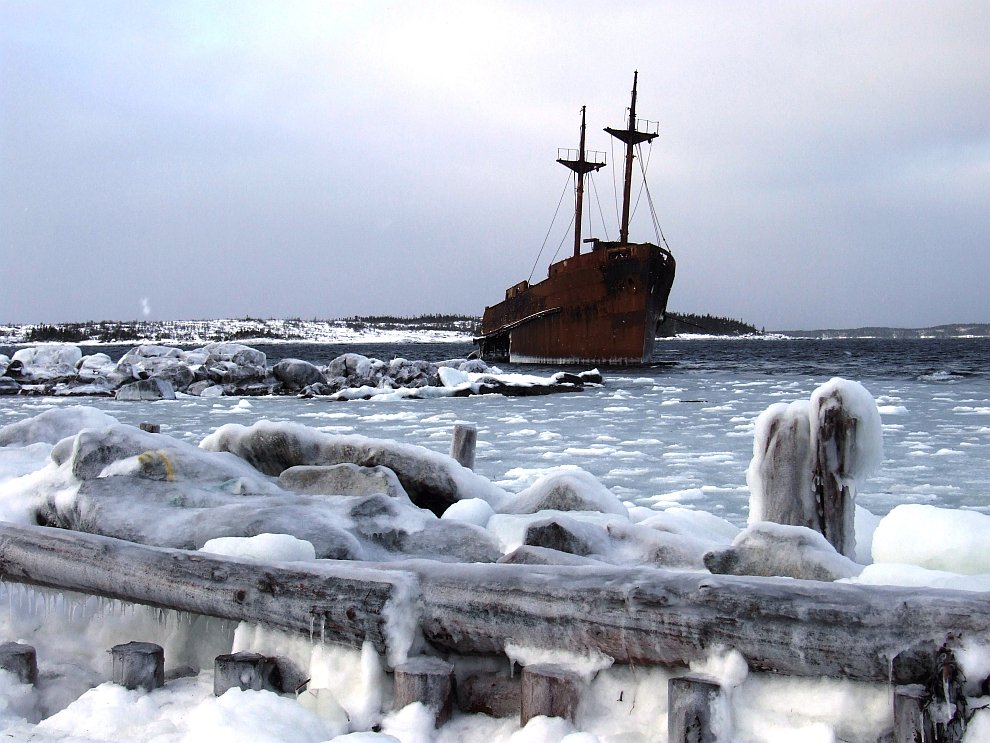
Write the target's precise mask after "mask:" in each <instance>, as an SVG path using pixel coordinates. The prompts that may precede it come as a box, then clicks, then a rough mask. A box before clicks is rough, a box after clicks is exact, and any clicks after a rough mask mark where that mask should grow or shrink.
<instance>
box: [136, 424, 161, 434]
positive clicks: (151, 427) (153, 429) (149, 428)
mask: <svg viewBox="0 0 990 743" xmlns="http://www.w3.org/2000/svg"><path fill="white" fill-rule="evenodd" d="M138 428H140V429H141V430H142V431H146V432H147V433H161V432H162V426H161V424H160V423H139V424H138Z"/></svg>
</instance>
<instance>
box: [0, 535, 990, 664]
mask: <svg viewBox="0 0 990 743" xmlns="http://www.w3.org/2000/svg"><path fill="white" fill-rule="evenodd" d="M0 577H2V578H3V579H4V580H12V581H19V582H24V583H33V584H37V585H43V586H51V587H57V588H60V589H65V590H72V591H82V592H86V593H94V594H98V595H103V596H109V597H112V598H118V599H123V600H127V601H135V602H138V603H144V604H150V605H153V606H165V607H172V608H175V609H178V610H182V611H190V612H195V613H199V614H206V615H210V616H217V617H225V618H230V619H237V620H244V621H250V622H260V623H265V624H269V625H272V626H274V627H278V628H282V629H287V630H291V631H296V632H301V633H303V634H308V635H310V636H315V637H323V638H325V639H327V640H329V641H332V642H336V643H341V644H345V645H351V646H358V645H360V644H361V643H362V642H364V640H365V639H367V640H370V641H371V642H372V643H374V645H375V647H376V648H377V649H378V650H379V652H380V653H385V652H387V651H391V652H392V655H390V662H392V661H391V659H392V656H394V655H396V654H401V653H402V652H404V651H405V650H406V649H407V648H408V646H409V644H410V643H411V640H412V633H413V632H414V631H415V630H416V625H417V624H418V627H419V630H420V631H421V632H422V634H423V636H424V638H425V639H426V640H427V641H428V642H430V643H431V644H432V645H434V646H435V647H438V648H441V649H445V650H449V651H452V652H454V653H458V654H465V655H467V654H490V655H501V654H503V653H504V652H505V644H506V642H507V641H509V640H511V641H512V643H514V644H515V645H519V646H528V647H538V648H546V649H568V650H573V649H574V648H595V649H597V650H599V651H600V652H602V653H604V654H605V655H608V656H610V657H611V658H613V659H614V660H615V661H616V662H617V663H636V664H640V665H673V666H676V665H684V664H687V663H689V662H690V661H695V660H703V659H704V658H706V657H707V655H708V653H709V652H710V650H711V648H712V647H714V646H716V645H722V646H724V647H730V648H735V649H736V650H738V651H739V652H740V653H741V654H742V655H743V656H744V657H745V658H746V659H747V661H748V662H749V665H750V667H751V668H752V669H754V670H764V671H775V672H779V673H785V674H792V675H801V676H826V677H833V678H850V679H858V680H865V681H881V682H886V681H887V680H888V678H889V675H890V664H891V660H892V659H893V658H894V656H895V655H897V653H898V652H900V651H901V650H902V649H903V648H905V647H907V646H910V645H913V644H916V643H919V642H921V641H923V640H926V639H930V638H932V637H936V638H938V637H945V636H947V635H948V634H949V633H950V632H951V633H954V634H955V635H956V636H957V637H959V636H961V637H967V636H969V637H977V638H985V637H987V636H988V635H990V597H988V596H987V594H981V593H973V592H964V591H948V590H936V589H932V590H926V591H919V590H918V589H917V588H899V587H885V586H861V585H855V584H831V583H820V582H815V581H802V580H792V579H781V578H741V577H735V576H713V575H707V574H700V573H694V572H677V571H668V570H660V569H653V568H638V569H628V568H615V567H610V566H609V567H570V566H539V565H482V564H441V563H437V562H436V561H433V560H408V561H404V562H402V563H385V564H383V565H382V566H380V568H379V569H376V568H375V567H372V566H371V565H370V564H367V563H344V562H338V561H334V562H327V563H313V564H305V563H291V564H288V563H283V564H277V565H264V566H263V565H258V564H256V563H247V562H244V561H239V560H234V559H231V558H221V557H218V556H213V555H207V554H205V553H197V552H183V551H181V550H171V549H161V548H153V547H144V546H141V545H136V544H132V543H129V542H123V541H120V540H115V539H110V538H107V537H98V536H94V535H90V534H81V533H77V532H67V531H64V530H58V529H50V528H45V527H25V526H14V525H11V524H2V525H0ZM417 613H418V617H417ZM389 617H395V623H394V624H392V621H393V620H391V619H390V618H389ZM417 619H418V622H417V621H416V620H417ZM403 633H404V634H403ZM402 660H404V658H401V657H399V658H398V659H397V660H395V661H394V662H402Z"/></svg>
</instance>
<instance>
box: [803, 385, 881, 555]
mask: <svg viewBox="0 0 990 743" xmlns="http://www.w3.org/2000/svg"><path fill="white" fill-rule="evenodd" d="M811 422H812V424H811V447H812V456H813V457H814V466H813V469H812V487H813V489H814V495H815V501H816V502H817V504H818V515H819V519H820V529H819V531H821V533H822V534H823V535H824V536H825V538H826V539H827V540H828V541H829V542H830V543H831V544H832V546H833V547H835V549H836V551H837V552H839V553H840V554H843V555H845V556H846V557H852V558H855V556H856V530H855V516H856V488H857V481H860V480H863V479H865V478H866V477H867V476H868V475H870V474H871V473H872V472H873V471H874V470H876V468H877V467H878V466H879V464H880V460H881V459H882V458H883V434H882V431H881V428H880V414H879V412H878V411H877V406H876V403H875V402H874V400H873V397H872V395H870V393H869V392H867V391H866V389H865V388H864V387H863V386H862V385H861V384H859V383H857V382H850V381H848V380H845V379H839V378H834V379H832V380H830V381H829V382H827V383H826V384H823V385H822V386H821V387H819V388H818V389H817V390H815V391H814V393H812V395H811Z"/></svg>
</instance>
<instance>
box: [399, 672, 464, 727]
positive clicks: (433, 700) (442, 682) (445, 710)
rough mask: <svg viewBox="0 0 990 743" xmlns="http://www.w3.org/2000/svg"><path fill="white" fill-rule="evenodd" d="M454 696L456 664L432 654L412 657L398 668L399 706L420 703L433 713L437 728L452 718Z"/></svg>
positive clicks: (400, 707)
mask: <svg viewBox="0 0 990 743" xmlns="http://www.w3.org/2000/svg"><path fill="white" fill-rule="evenodd" d="M453 699H454V667H453V666H452V665H451V664H450V663H447V662H446V661H443V660H440V659H439V658H431V657H429V656H420V657H417V658H411V659H409V660H408V661H406V662H405V663H402V664H400V665H398V666H396V667H395V708H396V709H402V708H403V707H405V706H406V705H407V704H412V703H413V702H420V703H422V704H424V705H426V706H427V707H429V708H430V710H431V711H432V712H433V715H434V723H435V725H436V726H437V727H440V726H441V725H443V724H444V723H445V722H447V720H449V719H450V713H451V712H452V710H453Z"/></svg>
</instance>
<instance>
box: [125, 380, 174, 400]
mask: <svg viewBox="0 0 990 743" xmlns="http://www.w3.org/2000/svg"><path fill="white" fill-rule="evenodd" d="M116 399H117V400H127V401H134V400H174V399H175V389H173V387H172V385H171V384H170V383H169V382H167V381H166V380H164V379H139V380H138V381H137V382H131V383H130V384H125V385H124V386H123V387H121V388H120V389H118V390H117V395H116Z"/></svg>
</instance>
